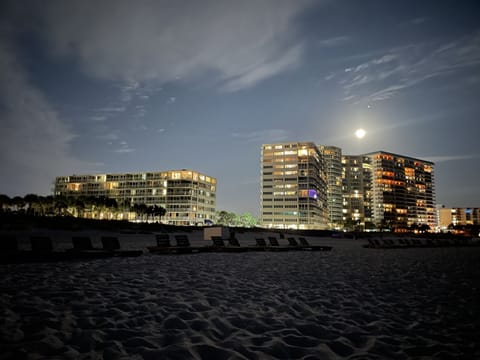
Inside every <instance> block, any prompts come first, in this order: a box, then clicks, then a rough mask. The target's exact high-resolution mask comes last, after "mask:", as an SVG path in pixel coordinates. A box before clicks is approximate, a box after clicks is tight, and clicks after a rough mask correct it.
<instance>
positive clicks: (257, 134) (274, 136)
mask: <svg viewBox="0 0 480 360" xmlns="http://www.w3.org/2000/svg"><path fill="white" fill-rule="evenodd" d="M288 134H289V132H288V131H287V130H283V129H268V130H257V131H252V132H247V133H233V134H232V137H233V138H236V139H239V140H242V141H246V142H260V143H270V142H276V141H283V140H286V139H287V138H288Z"/></svg>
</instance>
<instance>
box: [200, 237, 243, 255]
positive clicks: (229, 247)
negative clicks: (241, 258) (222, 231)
mask: <svg viewBox="0 0 480 360" xmlns="http://www.w3.org/2000/svg"><path fill="white" fill-rule="evenodd" d="M212 242H213V244H212V245H211V246H209V247H208V248H209V250H210V251H212V252H229V253H240V252H246V251H248V250H249V248H248V247H241V246H240V243H239V242H238V240H237V239H236V238H234V237H232V238H230V239H229V240H228V244H225V240H224V239H223V238H222V237H221V236H212Z"/></svg>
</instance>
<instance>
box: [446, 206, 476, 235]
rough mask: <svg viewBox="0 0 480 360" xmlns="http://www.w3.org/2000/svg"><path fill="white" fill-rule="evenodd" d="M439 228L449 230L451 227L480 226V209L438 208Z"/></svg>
mask: <svg viewBox="0 0 480 360" xmlns="http://www.w3.org/2000/svg"><path fill="white" fill-rule="evenodd" d="M437 212H438V226H439V228H440V230H447V229H448V227H449V226H450V225H453V226H456V225H480V208H466V207H464V208H447V207H439V208H438V211H437Z"/></svg>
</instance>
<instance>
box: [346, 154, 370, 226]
mask: <svg viewBox="0 0 480 360" xmlns="http://www.w3.org/2000/svg"><path fill="white" fill-rule="evenodd" d="M371 179H372V174H371V164H370V158H369V157H366V156H364V155H344V156H342V193H343V200H342V205H343V208H342V219H343V223H344V225H345V227H346V228H348V229H351V228H356V227H368V226H369V225H370V224H369V223H372V221H373V219H372V184H371ZM370 227H371V226H370Z"/></svg>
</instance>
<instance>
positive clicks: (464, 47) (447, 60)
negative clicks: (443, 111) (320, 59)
mask: <svg viewBox="0 0 480 360" xmlns="http://www.w3.org/2000/svg"><path fill="white" fill-rule="evenodd" d="M479 66H480V32H477V33H474V34H472V35H470V36H464V37H462V38H459V39H455V40H453V41H450V42H447V43H437V44H436V45H435V44H434V45H432V44H430V43H428V44H426V43H425V44H412V45H409V46H404V47H398V48H393V49H390V50H389V51H387V52H386V53H384V54H383V55H381V56H377V57H374V58H371V59H369V60H367V61H365V62H363V63H360V64H357V65H355V66H352V67H349V68H346V69H344V70H343V71H342V72H339V73H337V74H336V75H338V76H336V78H338V82H339V84H340V86H341V87H342V88H343V90H344V99H347V100H348V101H355V102H357V103H358V102H369V103H371V102H375V101H381V100H386V99H390V98H392V97H393V96H395V95H397V94H398V93H399V92H401V91H403V90H405V89H407V88H409V87H412V86H415V85H418V84H420V83H422V82H425V81H427V80H429V79H432V78H436V77H439V76H444V75H448V74H452V73H454V72H457V71H461V70H463V69H467V68H474V67H479ZM479 71H480V69H479ZM331 78H332V76H330V78H329V79H331Z"/></svg>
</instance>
